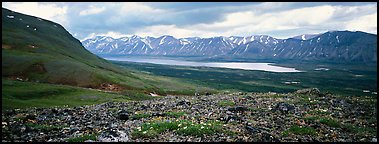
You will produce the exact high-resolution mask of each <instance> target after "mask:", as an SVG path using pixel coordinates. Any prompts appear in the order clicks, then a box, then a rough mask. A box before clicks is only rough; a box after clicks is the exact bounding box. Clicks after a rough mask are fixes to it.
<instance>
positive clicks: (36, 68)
mask: <svg viewBox="0 0 379 144" xmlns="http://www.w3.org/2000/svg"><path fill="white" fill-rule="evenodd" d="M28 70H30V71H32V72H36V73H39V74H43V73H46V72H47V71H46V69H45V67H44V65H43V64H41V63H35V64H33V65H31V66H30V67H29V68H28Z"/></svg>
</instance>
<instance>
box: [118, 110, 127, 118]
mask: <svg viewBox="0 0 379 144" xmlns="http://www.w3.org/2000/svg"><path fill="white" fill-rule="evenodd" d="M118 118H119V119H120V120H128V119H129V114H128V113H127V112H125V111H121V112H120V113H119V114H118Z"/></svg>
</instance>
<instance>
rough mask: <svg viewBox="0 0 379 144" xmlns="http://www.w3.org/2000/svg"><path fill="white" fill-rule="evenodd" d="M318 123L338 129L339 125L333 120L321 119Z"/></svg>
mask: <svg viewBox="0 0 379 144" xmlns="http://www.w3.org/2000/svg"><path fill="white" fill-rule="evenodd" d="M320 123H322V124H326V125H328V126H330V127H340V124H339V122H338V121H336V120H333V119H329V118H321V119H320Z"/></svg>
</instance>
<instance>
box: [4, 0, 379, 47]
mask: <svg viewBox="0 0 379 144" xmlns="http://www.w3.org/2000/svg"><path fill="white" fill-rule="evenodd" d="M2 7H3V8H7V9H10V10H13V11H16V12H20V13H24V14H28V15H33V16H37V17H41V18H43V19H47V20H51V21H54V22H57V23H59V24H61V25H62V26H63V27H64V28H66V29H67V31H69V32H70V33H71V34H72V35H73V36H74V37H76V38H77V39H79V40H84V39H87V38H92V37H95V36H111V37H114V38H120V37H125V36H132V35H138V36H141V37H145V36H153V37H159V36H163V35H171V36H174V37H176V38H186V37H202V38H209V37H217V36H251V35H270V36H273V37H275V38H281V39H285V38H290V37H293V36H297V35H301V34H318V33H323V32H327V31H334V30H349V31H364V32H368V33H373V34H377V2H235V3H234V2H121V3H120V2H118V3H117V2H109V3H105V2H2Z"/></svg>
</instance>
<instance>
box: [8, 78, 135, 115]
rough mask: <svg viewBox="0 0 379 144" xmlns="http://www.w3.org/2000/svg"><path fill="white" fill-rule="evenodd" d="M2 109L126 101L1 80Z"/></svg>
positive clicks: (114, 96)
mask: <svg viewBox="0 0 379 144" xmlns="http://www.w3.org/2000/svg"><path fill="white" fill-rule="evenodd" d="M2 86H3V88H2V91H1V92H2V108H3V109H11V108H29V107H53V106H66V105H67V106H79V105H88V104H96V103H103V102H107V101H128V100H131V98H129V97H127V96H123V95H119V94H112V93H105V92H99V91H97V90H90V89H83V88H77V87H72V86H66V85H54V84H44V83H35V82H20V81H13V80H7V79H4V78H3V79H2Z"/></svg>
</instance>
